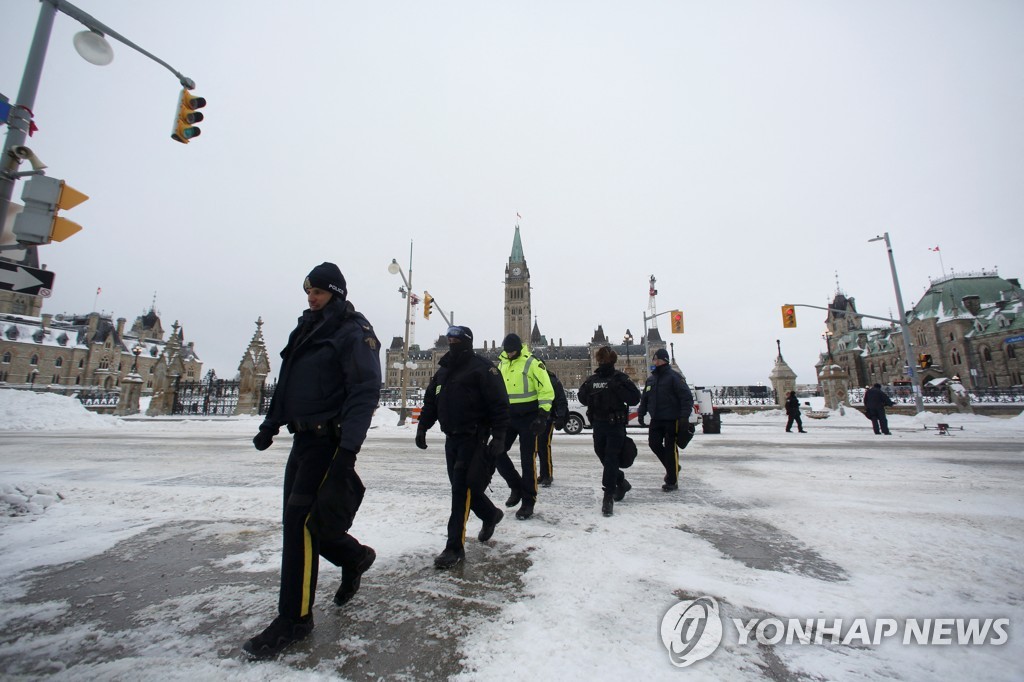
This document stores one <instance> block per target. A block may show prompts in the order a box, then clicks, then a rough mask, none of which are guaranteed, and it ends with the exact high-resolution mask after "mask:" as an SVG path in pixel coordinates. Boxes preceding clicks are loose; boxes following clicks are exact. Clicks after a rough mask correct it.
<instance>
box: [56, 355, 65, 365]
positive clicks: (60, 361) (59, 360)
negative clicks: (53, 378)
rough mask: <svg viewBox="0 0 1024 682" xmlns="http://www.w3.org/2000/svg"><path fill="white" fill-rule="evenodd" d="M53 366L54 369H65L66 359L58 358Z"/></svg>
mask: <svg viewBox="0 0 1024 682" xmlns="http://www.w3.org/2000/svg"><path fill="white" fill-rule="evenodd" d="M53 366H54V367H63V366H64V358H62V357H60V356H58V357H57V359H56V360H54V361H53Z"/></svg>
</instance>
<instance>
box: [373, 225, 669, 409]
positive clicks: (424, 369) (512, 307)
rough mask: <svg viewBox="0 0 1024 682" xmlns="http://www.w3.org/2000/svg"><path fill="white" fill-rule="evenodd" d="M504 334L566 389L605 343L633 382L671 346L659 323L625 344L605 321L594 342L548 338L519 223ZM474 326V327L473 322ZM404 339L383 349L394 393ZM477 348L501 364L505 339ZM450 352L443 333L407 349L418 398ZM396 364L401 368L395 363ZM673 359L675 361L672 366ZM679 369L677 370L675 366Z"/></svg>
mask: <svg viewBox="0 0 1024 682" xmlns="http://www.w3.org/2000/svg"><path fill="white" fill-rule="evenodd" d="M504 310H505V321H504V329H505V332H504V333H505V334H506V335H507V334H509V333H513V332H514V333H516V334H518V335H519V336H520V337H521V338H522V339H523V340H524V341H526V343H527V345H528V346H529V347H530V350H531V351H532V352H533V353H534V354H535V355H539V356H541V357H542V358H543V359H544V363H545V365H547V367H548V368H549V369H550V370H551V371H552V372H554V373H555V374H556V375H557V376H558V378H559V380H560V381H561V382H562V385H563V386H564V387H565V388H566V389H576V388H579V387H580V385H581V384H582V383H583V382H584V380H586V378H587V377H588V376H590V375H591V374H593V372H594V370H595V369H596V368H597V362H596V361H595V360H594V355H595V354H596V353H597V349H598V348H600V347H601V346H611V348H612V349H613V350H614V351H615V352H616V353H617V354H618V356H619V359H618V362H617V363H616V367H617V368H618V369H619V370H621V371H623V372H625V373H626V374H627V375H628V376H630V377H631V378H632V379H633V381H635V382H636V383H638V384H641V385H642V384H643V382H644V381H645V380H646V379H647V375H648V374H649V370H648V367H649V365H650V364H651V363H650V360H649V358H650V356H652V355H654V351H656V350H658V349H659V348H666V347H667V344H666V343H665V342H664V341H663V340H662V338H661V334H660V333H659V332H658V329H657V327H652V328H651V329H648V330H647V338H646V339H644V338H643V337H641V338H639V339H637V340H636V343H631V344H629V345H628V346H626V345H625V344H624V343H621V342H618V343H612V342H610V341H609V339H608V338H607V337H606V336H605V333H604V329H603V327H602V326H601V325H598V326H597V329H595V330H594V334H593V336H591V338H590V341H588V342H587V343H586V344H582V345H565V344H563V342H562V340H561V339H559V340H558V342H557V343H555V342H553V341H549V340H548V339H547V337H545V336H544V335H543V334H541V331H540V327H539V325H538V323H537V322H536V321H533V322H532V326H531V320H533V315H532V311H531V305H530V270H529V268H528V267H527V265H526V257H525V256H524V253H523V244H522V239H521V237H520V235H519V227H518V226H517V227H516V232H515V236H514V238H513V240H512V252H511V254H510V255H509V259H508V262H507V263H506V265H505V307H504ZM470 326H472V325H470ZM645 342H646V344H647V357H645V356H644V343H645ZM403 345H404V344H403V339H402V337H400V336H396V337H394V338H393V339H392V341H391V345H390V347H389V348H388V349H387V350H386V351H385V374H384V385H385V386H386V387H388V388H394V389H395V395H396V396H397V395H398V393H400V390H399V388H398V387H400V386H401V384H402V370H401V369H400V367H401V363H402V347H403ZM476 349H477V352H479V353H480V354H481V355H483V356H484V357H486V358H488V359H489V360H491V361H492V362H494V363H495V364H497V362H498V355H499V354H500V353H501V339H492V340H491V341H481V340H480V339H479V338H478V339H477V341H476ZM447 352H448V341H447V339H445V337H444V336H439V337H438V338H437V339H436V340H435V341H434V343H433V345H432V347H430V348H422V347H420V346H419V345H414V346H412V347H411V348H410V349H409V360H410V361H411V362H412V363H413V364H414V365H415V367H414V368H410V370H409V394H410V395H412V396H417V395H418V394H419V393H420V392H422V390H423V389H424V388H426V386H427V384H428V383H430V378H431V377H432V376H434V373H435V372H437V368H438V361H439V360H440V359H441V357H442V356H444V354H445V353H447ZM396 365H397V367H396ZM674 365H675V362H674V360H673V366H674ZM677 369H678V368H677Z"/></svg>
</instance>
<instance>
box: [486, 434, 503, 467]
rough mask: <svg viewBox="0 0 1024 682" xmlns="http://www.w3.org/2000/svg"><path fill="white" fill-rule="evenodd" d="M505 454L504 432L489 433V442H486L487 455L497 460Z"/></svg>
mask: <svg viewBox="0 0 1024 682" xmlns="http://www.w3.org/2000/svg"><path fill="white" fill-rule="evenodd" d="M504 454H505V432H504V431H495V432H494V433H492V434H491V442H490V443H488V444H487V456H488V457H490V458H491V460H492V461H494V462H497V461H498V458H499V457H501V456H502V455H504Z"/></svg>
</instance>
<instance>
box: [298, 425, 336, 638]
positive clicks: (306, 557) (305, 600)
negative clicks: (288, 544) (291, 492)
mask: <svg viewBox="0 0 1024 682" xmlns="http://www.w3.org/2000/svg"><path fill="white" fill-rule="evenodd" d="M340 449H341V446H340V445H339V446H338V447H337V448H335V449H334V454H333V455H331V463H332V464H333V463H334V458H335V457H337V456H338V451H339V450H340ZM330 472H331V467H330V466H328V467H327V471H325V472H324V477H323V478H322V479H320V485H319V486H317V493H318V494H319V492H320V488H323V487H324V481H326V480H327V475H328V474H330ZM314 504H316V503H315V502H314ZM312 515H313V514H312V512H310V513H309V514H307V515H306V523H304V524H302V608H301V609H300V611H299V616H301V617H303V618H305V617H306V616H307V615H309V609H310V604H311V603H312V595H311V594H310V593H311V590H310V587H311V585H312V583H313V561H314V560H315V561H320V557H318V556H317V557H314V556H313V536H312V535H311V534H310V532H309V518H310V516H312Z"/></svg>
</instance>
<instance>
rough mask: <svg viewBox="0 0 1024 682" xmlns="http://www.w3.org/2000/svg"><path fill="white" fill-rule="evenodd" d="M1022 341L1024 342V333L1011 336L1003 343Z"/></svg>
mask: <svg viewBox="0 0 1024 682" xmlns="http://www.w3.org/2000/svg"><path fill="white" fill-rule="evenodd" d="M1021 342H1024V335H1021V336H1011V337H1010V338H1008V339H1006V340H1005V341H1004V342H1003V343H1021Z"/></svg>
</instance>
